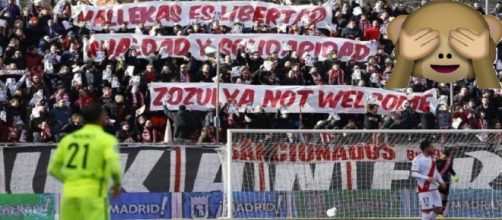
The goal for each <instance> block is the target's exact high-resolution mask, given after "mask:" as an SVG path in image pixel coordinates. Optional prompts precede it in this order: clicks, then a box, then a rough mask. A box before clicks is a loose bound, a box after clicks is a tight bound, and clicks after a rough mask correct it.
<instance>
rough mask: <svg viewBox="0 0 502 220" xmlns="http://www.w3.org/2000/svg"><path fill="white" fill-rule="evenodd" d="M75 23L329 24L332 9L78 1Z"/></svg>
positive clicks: (98, 26)
mask: <svg viewBox="0 0 502 220" xmlns="http://www.w3.org/2000/svg"><path fill="white" fill-rule="evenodd" d="M72 18H73V19H74V22H75V23H76V24H78V23H81V22H87V23H89V24H92V27H91V28H92V29H95V30H100V29H102V28H103V26H104V25H105V24H106V23H108V24H109V25H110V28H113V29H116V28H118V27H120V25H122V24H125V23H127V24H128V25H130V26H136V25H138V24H145V25H146V26H152V25H155V24H157V23H160V24H162V25H164V26H173V25H176V24H179V25H188V24H191V23H192V22H194V21H198V22H210V21H212V20H218V21H219V22H220V24H222V25H227V26H231V25H233V24H234V23H235V22H239V23H241V24H243V25H245V26H247V27H250V26H252V25H253V24H254V23H255V22H260V23H262V24H265V25H269V26H278V25H282V24H286V25H292V24H301V25H308V24H310V23H314V24H316V25H317V26H318V27H326V26H329V25H330V24H331V20H332V9H331V7H330V6H329V5H322V6H311V5H295V6H289V5H278V4H273V3H265V2H254V1H216V2H211V1H169V2H168V1H161V2H158V1H151V2H142V3H130V4H116V5H106V6H90V5H77V6H73V7H72Z"/></svg>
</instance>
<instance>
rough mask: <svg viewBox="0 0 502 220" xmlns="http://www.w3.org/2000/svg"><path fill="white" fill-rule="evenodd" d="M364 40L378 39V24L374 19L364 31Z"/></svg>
mask: <svg viewBox="0 0 502 220" xmlns="http://www.w3.org/2000/svg"><path fill="white" fill-rule="evenodd" d="M364 39H365V40H380V25H379V24H378V20H374V21H373V23H372V25H371V27H370V28H368V29H366V30H365V31H364Z"/></svg>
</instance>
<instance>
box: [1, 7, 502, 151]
mask: <svg viewBox="0 0 502 220" xmlns="http://www.w3.org/2000/svg"><path fill="white" fill-rule="evenodd" d="M365 2H368V3H366V4H365V5H361V6H360V5H358V4H356V3H355V2H354V1H347V2H345V3H342V4H335V6H334V7H333V21H332V22H333V24H334V25H336V28H335V29H331V30H327V29H316V27H315V25H314V24H311V25H306V26H299V25H292V26H288V27H287V29H286V33H288V34H293V35H309V36H312V35H319V36H331V37H341V38H350V39H359V40H372V41H378V43H379V49H378V52H377V54H376V55H375V56H372V57H370V58H369V59H368V61H367V62H364V63H358V62H356V61H355V60H350V61H348V62H341V61H339V60H338V59H337V51H332V53H331V58H330V59H328V60H325V61H322V62H316V63H315V64H314V66H313V67H309V66H307V65H305V61H304V59H303V58H302V57H301V56H299V55H298V53H297V52H295V51H291V53H290V55H289V56H287V57H285V58H282V59H278V58H277V57H275V56H272V57H270V58H267V59H262V58H261V57H259V56H258V55H257V54H254V53H247V52H246V51H245V50H243V49H242V48H241V53H240V56H239V57H238V58H237V59H233V60H232V59H230V57H228V56H226V57H222V65H221V81H222V82H225V83H243V84H252V85H357V86H365V87H383V86H384V85H385V80H386V79H387V77H388V76H389V74H390V71H391V69H392V66H393V56H392V55H391V54H392V50H393V45H392V43H391V42H390V40H389V39H387V35H386V26H387V24H388V23H389V21H390V20H391V19H392V18H393V17H396V16H398V15H403V14H408V13H410V12H411V11H412V10H413V8H412V6H411V5H408V4H406V3H396V4H391V3H388V2H387V1H382V0H380V1H376V3H375V2H373V1H371V2H373V3H370V1H365ZM425 2H426V1H422V4H424V3H425ZM315 3H316V4H321V3H322V2H315ZM79 4H82V3H81V2H79ZM58 5H59V7H51V6H49V5H44V4H42V3H41V1H40V0H35V2H34V3H32V4H31V5H30V6H28V7H26V8H23V9H21V8H20V7H19V6H18V5H16V4H15V1H14V0H9V2H8V4H6V5H3V6H2V10H1V12H0V19H1V20H0V54H1V56H0V142H55V141H58V140H60V139H61V137H62V136H64V135H65V134H67V133H69V132H72V131H75V130H76V129H78V128H79V127H80V126H81V125H82V119H81V117H80V115H79V109H80V108H81V107H82V106H85V105H88V104H89V103H93V102H100V103H101V104H102V106H103V108H104V109H105V110H106V112H107V113H108V115H109V124H108V125H107V128H106V130H107V131H108V132H110V133H112V134H116V136H117V137H118V139H119V140H120V141H122V142H149V143H156V142H163V141H165V139H164V137H165V136H166V132H165V131H166V118H169V119H170V120H171V121H170V124H171V126H173V128H172V130H173V134H172V136H173V137H174V139H175V141H183V142H199V143H214V142H215V136H216V135H215V134H216V132H217V131H216V129H215V123H214V120H215V117H214V116H215V112H216V111H215V110H214V109H213V110H210V111H191V110H190V109H191V108H190V106H181V107H180V110H178V111H171V110H170V109H169V108H168V107H165V109H164V110H165V111H164V112H152V111H149V109H148V108H149V107H148V106H149V104H148V103H149V102H150V100H149V92H148V89H147V88H148V83H150V82H213V78H214V77H215V75H216V63H215V60H208V61H199V60H196V59H194V58H193V57H192V56H191V54H189V53H187V54H186V55H185V57H184V58H171V57H169V58H161V57H160V56H157V57H156V58H152V59H149V60H147V59H139V58H136V51H135V49H134V48H131V49H129V50H128V51H127V53H126V55H125V56H124V57H115V58H110V59H108V58H105V60H103V61H102V62H92V61H91V62H84V61H83V54H82V49H83V45H84V43H83V42H84V39H86V38H88V37H89V36H90V35H91V34H92V33H93V31H92V30H89V29H88V28H87V26H86V24H83V23H82V24H78V25H73V26H71V27H69V28H68V24H71V23H72V22H71V19H70V15H71V3H70V2H66V3H65V2H64V1H62V2H61V1H60V2H58ZM359 6H360V8H361V12H362V13H361V14H360V15H353V11H354V8H356V7H359ZM419 6H420V5H416V7H419ZM473 7H475V8H477V10H479V11H480V13H485V12H484V9H483V8H482V7H481V6H480V4H479V3H475V4H473ZM56 9H57V10H56ZM490 13H491V14H492V15H495V16H497V17H499V18H501V19H502V3H497V4H496V7H495V8H494V10H493V11H491V12H490ZM358 14H359V13H358ZM238 26H239V24H235V25H234V26H232V27H227V26H222V25H219V23H218V21H213V22H211V23H209V24H202V23H194V24H192V25H188V26H179V25H176V26H174V27H164V26H160V25H157V26H154V27H145V26H143V25H139V26H138V27H136V28H135V29H128V28H127V26H126V25H124V26H123V27H121V28H120V29H119V30H116V31H112V30H110V29H109V28H106V27H105V28H104V29H103V30H102V31H100V32H96V33H112V32H114V33H142V34H150V33H151V32H155V33H154V34H160V35H164V36H166V35H189V34H191V33H211V34H226V33H232V32H235V31H237V30H240V28H237V27H238ZM281 31H283V30H278V29H277V28H273V27H268V26H266V25H262V24H260V23H256V24H255V25H254V26H253V27H251V28H244V29H243V30H242V32H243V33H279V32H281ZM498 52H499V56H498V57H502V56H501V55H502V54H500V53H502V47H501V45H499V50H498ZM264 60H270V61H273V62H274V63H275V65H274V68H272V70H271V71H263V69H262V68H260V67H261V66H262V65H263V62H264ZM127 66H134V67H135V68H134V75H138V76H140V79H141V80H140V82H139V83H138V82H136V83H135V82H132V81H131V80H130V79H131V77H130V76H128V75H127V74H124V72H125V68H126V67H127ZM235 66H242V67H243V68H241V73H240V77H232V76H231V70H232V67H235ZM497 66H499V65H497ZM500 66H502V65H500ZM104 75H111V76H113V79H116V80H113V82H112V80H111V78H109V77H103V76H104ZM75 76H76V77H75ZM76 78H77V79H79V80H75V79H76ZM431 88H437V89H438V92H439V95H440V97H441V98H440V100H441V102H440V105H439V106H433V107H435V109H436V110H435V111H432V109H431V110H430V111H427V110H426V111H425V112H424V113H417V112H415V111H414V110H413V109H412V108H411V107H410V106H409V104H408V103H406V102H405V103H404V104H403V106H402V107H401V108H400V110H398V111H395V112H392V113H391V114H388V115H378V114H376V112H377V111H378V106H375V105H369V106H368V108H367V109H368V111H367V113H366V114H339V117H336V116H334V115H329V116H328V114H306V113H303V114H287V113H284V112H281V109H278V110H277V113H274V114H267V113H263V112H262V109H261V107H260V106H256V108H254V109H249V110H246V111H245V112H244V113H240V114H239V113H236V112H234V111H229V106H230V105H229V103H222V107H221V111H220V116H219V118H220V125H221V129H220V131H219V132H220V133H221V137H222V138H223V137H224V135H225V130H226V129H228V128H249V129H260V128H261V129H263V128H277V129H300V128H303V129H313V128H315V129H334V128H340V129H342V128H343V129H378V128H384V129H417V128H422V129H434V128H441V129H451V128H457V129H487V128H497V129H501V128H502V126H501V121H502V90H479V89H477V88H476V86H475V82H473V81H468V80H465V81H460V82H457V83H455V84H454V86H453V89H454V94H455V95H454V97H453V103H454V105H453V106H450V105H449V103H450V100H449V98H448V97H449V94H450V86H449V85H447V84H438V83H434V82H432V81H429V80H425V79H417V78H413V79H412V82H411V83H410V87H409V88H408V89H407V90H406V92H422V91H426V90H428V89H431ZM168 130H169V129H168ZM222 140H224V139H222Z"/></svg>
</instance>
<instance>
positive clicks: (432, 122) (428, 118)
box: [420, 105, 436, 129]
mask: <svg viewBox="0 0 502 220" xmlns="http://www.w3.org/2000/svg"><path fill="white" fill-rule="evenodd" d="M422 110H423V113H422V116H421V120H420V127H421V128H422V129H435V128H436V119H435V116H434V114H433V113H432V112H431V111H430V107H429V106H428V105H426V106H424V107H422Z"/></svg>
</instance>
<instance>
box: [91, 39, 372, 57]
mask: <svg viewBox="0 0 502 220" xmlns="http://www.w3.org/2000/svg"><path fill="white" fill-rule="evenodd" d="M218 42H219V46H220V52H221V53H222V54H226V55H230V56H231V57H232V58H235V57H236V56H238V51H239V48H241V46H242V47H244V48H243V50H246V51H248V52H249V51H253V52H257V53H259V54H260V56H261V57H262V58H267V57H269V56H270V55H272V54H273V53H277V55H278V57H279V58H283V57H285V56H287V55H288V54H289V53H290V52H291V51H296V52H298V54H299V55H301V56H303V55H304V54H309V55H311V56H313V57H317V59H318V60H319V61H323V60H326V59H328V58H329V57H330V53H331V52H335V51H336V52H337V58H338V59H339V60H342V61H347V60H349V59H350V58H354V59H355V60H356V61H365V60H367V59H368V57H369V56H372V55H375V54H376V52H377V46H376V44H375V43H374V42H372V41H355V40H350V39H343V38H331V37H315V36H303V35H300V36H299V35H290V34H225V35H210V34H191V35H189V36H149V35H140V34H95V35H92V36H91V38H90V39H89V42H88V43H87V45H88V46H87V48H86V50H84V53H85V56H84V57H87V58H93V59H96V58H97V57H98V56H99V54H104V53H102V52H104V51H106V54H107V55H108V56H109V57H120V56H123V55H124V53H125V52H126V51H127V50H128V49H130V48H136V51H137V56H138V57H140V58H148V57H149V56H151V55H152V54H155V53H156V52H159V54H160V55H161V57H182V56H185V55H186V53H187V52H190V53H191V54H192V56H193V57H194V58H195V59H199V60H205V59H207V58H208V57H207V55H206V54H205V51H206V48H207V47H209V46H212V47H216V46H217V45H216V44H217V43H218ZM100 59H101V58H100Z"/></svg>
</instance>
